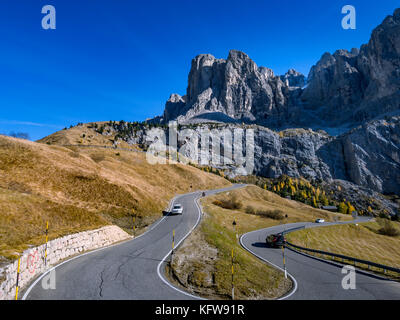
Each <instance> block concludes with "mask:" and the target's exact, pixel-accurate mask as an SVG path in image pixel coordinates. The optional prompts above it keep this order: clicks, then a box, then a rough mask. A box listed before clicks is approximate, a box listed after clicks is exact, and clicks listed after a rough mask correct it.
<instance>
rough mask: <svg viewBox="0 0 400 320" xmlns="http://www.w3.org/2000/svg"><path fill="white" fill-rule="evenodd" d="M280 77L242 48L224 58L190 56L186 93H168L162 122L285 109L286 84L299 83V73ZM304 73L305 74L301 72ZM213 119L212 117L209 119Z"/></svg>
mask: <svg viewBox="0 0 400 320" xmlns="http://www.w3.org/2000/svg"><path fill="white" fill-rule="evenodd" d="M286 77H287V78H283V79H284V80H283V81H282V79H281V78H280V77H279V76H275V75H274V73H273V71H272V70H271V69H268V68H264V67H260V68H259V67H257V65H256V64H255V62H254V61H253V60H251V59H250V58H249V56H248V55H246V54H245V53H243V52H240V51H236V50H231V51H230V52H229V56H228V58H227V60H224V59H216V58H215V57H214V56H212V55H210V54H201V55H198V56H197V57H196V58H194V59H193V60H192V66H191V70H190V73H189V79H188V88H187V93H186V95H185V96H184V97H180V96H179V95H177V94H174V95H172V96H171V98H170V99H169V100H168V101H167V103H166V108H165V112H164V122H168V121H170V120H175V119H177V120H178V121H179V122H186V121H188V120H189V119H191V118H195V117H201V116H202V115H205V114H208V116H210V114H212V113H214V114H215V116H216V119H217V120H219V118H218V114H219V113H221V114H223V115H224V119H225V120H226V121H223V122H229V120H230V121H232V122H234V121H235V120H241V121H246V122H254V121H256V118H257V117H261V118H263V119H265V118H267V117H268V116H270V115H274V114H275V115H276V114H281V113H284V112H285V110H286V109H287V105H288V102H289V94H290V92H289V86H290V83H292V84H296V85H297V84H299V83H301V78H302V75H301V74H299V73H298V72H296V71H294V70H291V71H289V72H288V73H287V74H286ZM303 77H304V76H303ZM211 120H212V119H211Z"/></svg>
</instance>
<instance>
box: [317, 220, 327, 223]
mask: <svg viewBox="0 0 400 320" xmlns="http://www.w3.org/2000/svg"><path fill="white" fill-rule="evenodd" d="M324 222H325V220H324V219H317V220H315V223H324Z"/></svg>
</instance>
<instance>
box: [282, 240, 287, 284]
mask: <svg viewBox="0 0 400 320" xmlns="http://www.w3.org/2000/svg"><path fill="white" fill-rule="evenodd" d="M282 257H283V270H284V271H285V279H287V271H286V262H285V246H284V245H283V246H282Z"/></svg>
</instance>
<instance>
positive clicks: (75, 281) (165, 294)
mask: <svg viewBox="0 0 400 320" xmlns="http://www.w3.org/2000/svg"><path fill="white" fill-rule="evenodd" d="M242 186H243V185H234V186H231V187H228V188H224V189H218V190H210V191H205V193H206V195H211V194H214V193H218V192H223V191H228V190H231V189H235V188H240V187H242ZM200 196H201V192H200V191H199V192H194V193H190V194H185V195H180V196H178V197H176V198H175V200H174V201H173V202H172V204H171V205H173V204H174V203H180V204H182V205H183V208H184V213H183V214H182V215H167V216H166V217H164V218H162V219H161V220H159V221H158V222H156V223H154V224H153V225H152V226H150V227H149V231H147V232H146V233H145V234H143V235H142V236H140V237H137V238H135V239H133V240H129V241H127V242H123V243H121V244H118V245H115V246H112V247H109V248H105V249H103V250H99V251H94V252H92V253H90V254H86V255H82V256H79V257H78V258H76V259H73V260H71V261H67V262H66V263H64V264H61V265H59V266H58V267H56V269H55V271H56V289H55V290H52V289H48V290H44V289H43V288H42V285H41V280H40V281H38V282H37V283H36V284H35V283H34V284H33V285H31V287H29V288H28V289H27V290H28V291H26V290H25V292H23V293H24V294H26V292H27V294H26V296H25V298H26V299H30V300H75V299H79V300H100V299H107V300H110V299H111V300H114V299H123V300H126V299H132V300H142V299H143V300H144V299H146V300H158V299H160V300H168V299H172V300H178V299H179V300H184V299H193V298H195V297H193V296H189V295H186V294H184V293H183V292H181V291H178V290H176V289H174V288H173V287H172V286H171V285H168V284H167V283H165V282H164V281H163V280H162V279H161V278H160V276H159V275H158V271H157V270H158V265H159V264H160V262H161V261H162V260H163V258H164V257H165V256H166V255H167V253H168V252H169V251H170V250H171V243H172V230H174V229H175V243H176V244H177V243H179V241H180V240H181V239H183V238H184V237H185V236H186V235H187V234H188V233H189V232H190V230H191V229H192V228H193V227H194V226H195V225H196V224H197V222H198V220H199V219H198V218H199V214H200V212H199V209H198V207H197V205H196V199H197V198H199V197H200ZM166 261H169V257H168V258H167V259H166ZM164 267H165V262H164V263H162V264H161V268H160V270H161V273H162V274H163V270H164Z"/></svg>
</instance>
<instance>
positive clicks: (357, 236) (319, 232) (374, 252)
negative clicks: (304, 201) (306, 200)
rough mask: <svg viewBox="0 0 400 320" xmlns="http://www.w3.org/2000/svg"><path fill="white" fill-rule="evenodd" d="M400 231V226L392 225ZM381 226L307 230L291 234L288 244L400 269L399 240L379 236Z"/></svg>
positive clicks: (396, 223) (398, 238) (365, 225)
mask: <svg viewBox="0 0 400 320" xmlns="http://www.w3.org/2000/svg"><path fill="white" fill-rule="evenodd" d="M392 223H393V225H395V226H396V227H397V229H398V230H400V223H398V222H392ZM380 228H381V227H380V225H379V224H378V223H376V222H367V223H362V224H359V225H358V226H356V225H352V224H351V225H342V226H330V227H321V228H316V229H305V230H300V231H296V232H293V233H290V234H289V235H288V240H289V241H291V242H292V243H294V244H298V245H300V246H304V247H308V248H312V249H318V250H323V251H329V252H333V253H339V254H343V255H346V256H350V257H354V258H359V259H363V260H369V261H373V262H376V263H380V264H385V265H388V266H392V267H397V268H399V267H400V236H397V237H389V236H384V235H381V234H379V229H380Z"/></svg>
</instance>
